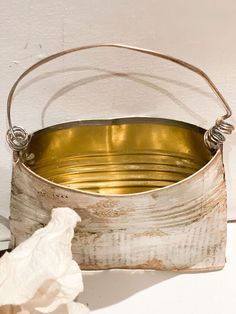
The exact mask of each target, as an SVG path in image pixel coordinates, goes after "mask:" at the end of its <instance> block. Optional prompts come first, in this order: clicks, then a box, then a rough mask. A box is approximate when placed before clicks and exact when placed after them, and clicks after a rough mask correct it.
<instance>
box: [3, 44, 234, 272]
mask: <svg viewBox="0 0 236 314" xmlns="http://www.w3.org/2000/svg"><path fill="white" fill-rule="evenodd" d="M96 47H117V48H125V49H128V50H134V51H137V52H142V53H145V54H149V55H152V56H157V57H160V58H163V59H167V60H169V61H172V62H175V63H178V64H180V65H182V66H184V67H186V68H188V69H190V70H191V71H194V72H196V73H197V74H199V75H200V76H202V77H203V78H204V79H205V80H206V81H207V83H208V84H209V86H210V87H211V89H212V90H213V91H214V92H215V93H216V95H217V96H218V97H219V98H220V100H221V101H222V103H223V105H224V107H225V109H226V114H225V115H224V116H222V117H220V118H218V119H217V121H216V124H215V125H214V126H213V127H212V128H211V129H209V130H208V131H206V130H204V129H202V128H200V127H197V126H194V125H191V124H188V123H184V122H180V121H175V120H168V119H157V118H138V117H137V118H120V119H113V120H91V121H76V122H69V123H64V124H60V125H55V126H52V127H49V128H45V129H42V130H40V131H37V132H35V133H33V134H32V135H28V134H27V133H26V131H25V130H24V129H22V128H21V127H14V126H12V122H11V114H10V112H11V103H12V98H13V94H14V92H15V89H16V87H17V85H18V83H19V82H20V80H21V79H22V78H24V76H26V75H27V74H28V73H29V72H31V71H32V70H34V69H36V68H37V67H39V66H40V65H43V64H44V63H47V62H49V61H51V60H53V59H55V58H58V57H60V56H62V55H65V54H68V53H71V52H76V51H79V50H85V49H91V48H96ZM230 115H231V110H230V108H229V106H228V104H227V103H226V101H225V99H224V98H223V96H222V95H221V93H220V92H219V91H218V89H217V88H216V87H215V85H214V84H213V82H212V81H211V80H210V79H209V77H208V76H207V75H206V74H205V73H204V72H202V71H201V70H200V69H198V68H196V67H194V66H192V65H190V64H188V63H186V62H184V61H182V60H179V59H176V58H173V57H170V56H166V55H163V54H161V53H158V52H154V51H150V50H145V49H141V48H135V47H130V46H123V45H116V44H107V45H94V46H84V47H80V48H73V49H70V50H66V51H62V52H59V53H57V54H54V55H52V56H49V57H47V58H45V59H43V60H41V61H39V62H38V63H36V64H35V65H33V66H32V67H30V68H29V69H28V70H26V71H25V72H24V73H23V74H22V75H21V76H20V78H19V79H18V80H17V81H16V83H15V84H14V86H13V87H12V90H11V91H10V94H9V98H8V121H9V131H8V133H7V139H8V143H9V145H10V147H11V148H12V149H13V151H14V162H13V177H12V194H11V217H10V225H11V233H12V246H15V245H18V244H19V243H20V242H22V241H23V240H25V239H26V238H28V237H29V236H30V235H31V234H32V233H33V232H34V231H35V230H37V229H38V228H40V227H42V226H43V225H44V224H46V223H47V222H48V221H49V217H50V213H51V209H52V208H53V207H63V206H66V207H71V208H73V209H74V210H75V211H76V212H77V213H78V214H79V215H80V216H81V218H82V222H81V223H80V224H79V225H78V227H77V228H76V231H75V237H74V240H73V254H74V258H75V260H76V261H78V263H79V264H80V266H81V268H82V269H110V268H141V269H163V270H182V271H183V270H184V271H199V270H204V271H206V270H216V269H221V268H222V267H223V266H224V263H225V244H226V224H227V209H226V187H225V175H224V167H223V161H222V148H223V145H222V143H223V141H224V140H225V137H224V133H226V134H229V133H231V132H232V130H233V126H232V125H230V124H229V123H227V122H225V121H224V120H225V119H227V118H228V117H230Z"/></svg>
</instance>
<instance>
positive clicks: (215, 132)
mask: <svg viewBox="0 0 236 314" xmlns="http://www.w3.org/2000/svg"><path fill="white" fill-rule="evenodd" d="M99 47H116V48H122V49H128V50H132V51H137V52H141V53H144V54H148V55H151V56H155V57H159V58H162V59H165V60H168V61H171V62H174V63H177V64H179V65H181V66H183V67H185V68H187V69H189V70H191V71H192V72H195V73H197V74H198V75H200V76H201V77H202V78H204V79H205V80H206V82H207V83H208V85H209V86H210V88H211V90H212V91H213V92H214V93H215V94H216V96H217V97H218V98H219V99H220V100H221V102H222V104H223V106H224V109H225V111H226V113H225V114H224V115H223V116H220V117H219V118H218V119H217V120H216V123H215V125H214V126H213V127H211V128H210V129H209V130H207V131H206V133H205V135H204V140H205V143H206V145H207V146H208V148H209V149H210V150H212V151H215V150H217V149H218V148H219V147H220V146H221V145H222V144H223V142H224V141H225V136H224V134H231V133H232V131H233V130H234V126H233V125H232V124H229V123H227V122H225V120H226V119H228V118H229V117H230V116H231V115H232V111H231V108H230V106H229V105H228V103H227V101H226V100H225V98H224V97H223V95H222V94H221V93H220V91H219V90H218V89H217V87H216V86H215V84H214V83H213V82H212V80H211V79H210V78H209V76H208V75H207V74H206V73H205V72H203V71H202V70H201V69H199V68H198V67H196V66H194V65H191V64H189V63H187V62H185V61H183V60H180V59H178V58H175V57H172V56H169V55H166V54H163V53H160V52H157V51H153V50H148V49H142V48H137V47H132V46H126V45H121V44H95V45H88V46H81V47H77V48H72V49H68V50H64V51H61V52H58V53H55V54H53V55H50V56H48V57H46V58H44V59H42V60H40V61H38V62H36V63H35V64H33V65H32V66H31V67H30V68H28V69H27V70H26V71H25V72H23V73H22V74H21V76H20V77H19V78H18V79H17V80H16V82H15V83H14V85H13V86H12V88H11V90H10V93H9V95H8V100H7V118H8V124H9V130H8V131H7V142H8V144H9V146H10V147H11V148H12V149H13V150H14V151H18V152H19V151H22V150H24V149H26V148H27V146H28V144H29V142H30V135H29V134H28V133H27V132H26V131H25V130H24V129H23V128H21V127H19V126H13V125H12V121H11V105H12V100H13V96H14V93H15V90H16V87H17V86H18V84H19V82H20V81H21V80H22V79H23V78H24V77H25V76H26V75H27V74H29V73H30V72H31V71H33V70H35V69H36V68H38V67H39V66H41V65H43V64H45V63H48V62H50V61H52V60H53V59H56V58H59V57H61V56H64V55H67V54H69V53H73V52H76V51H82V50H87V49H92V48H99Z"/></svg>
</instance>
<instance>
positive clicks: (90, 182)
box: [25, 118, 212, 194]
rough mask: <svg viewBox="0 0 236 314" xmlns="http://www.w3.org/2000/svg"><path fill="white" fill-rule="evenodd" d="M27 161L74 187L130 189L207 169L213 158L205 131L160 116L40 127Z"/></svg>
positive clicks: (176, 179) (111, 191) (54, 179)
mask: <svg viewBox="0 0 236 314" xmlns="http://www.w3.org/2000/svg"><path fill="white" fill-rule="evenodd" d="M26 154H28V155H29V154H33V155H34V159H33V160H29V161H26V162H25V164H26V166H28V167H29V168H30V169H31V170H32V171H34V172H35V173H37V174H38V175H40V176H41V177H43V178H45V179H47V180H50V181H52V182H54V183H57V184H60V185H64V186H67V187H70V188H73V189H79V190H85V191H90V192H95V193H101V194H127V193H138V192H143V191H147V190H153V189H158V188H162V187H165V186H168V185H171V184H173V183H176V182H179V181H181V180H183V179H185V178H186V177H188V176H190V175H192V174H194V173H195V172H196V171H198V170H199V169H200V168H202V167H203V166H204V165H205V164H206V163H207V162H208V161H209V160H210V159H211V157H212V154H211V153H210V152H209V150H208V149H207V148H206V145H205V143H204V130H203V129H201V128H198V127H196V126H193V125H191V124H188V123H183V122H179V121H174V120H167V119H155V118H124V119H114V120H104V121H87V122H86V121H85V122H70V123H66V124H62V125H57V126H53V127H51V128H46V129H43V130H40V131H38V132H35V133H34V134H33V136H32V140H31V143H30V145H29V147H28V150H27V152H26Z"/></svg>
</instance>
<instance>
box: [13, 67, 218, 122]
mask: <svg viewBox="0 0 236 314" xmlns="http://www.w3.org/2000/svg"><path fill="white" fill-rule="evenodd" d="M83 71H97V72H99V73H100V74H97V75H91V76H89V77H86V78H83V79H80V80H77V81H74V82H72V83H70V84H68V85H65V86H64V87H63V88H61V89H60V90H58V91H57V92H56V93H55V94H54V95H53V96H52V97H51V98H50V99H49V100H48V102H47V103H46V105H45V106H44V108H43V110H42V114H41V123H42V127H45V116H46V112H47V110H48V108H49V107H50V106H51V105H52V104H53V102H54V101H55V100H57V99H59V98H60V97H62V96H64V95H65V94H67V93H69V92H70V91H72V90H74V89H76V88H77V87H79V86H83V85H88V84H92V83H94V82H96V81H101V80H107V79H110V78H112V77H122V78H124V79H127V80H130V81H133V82H135V83H137V84H140V85H144V86H146V87H148V88H151V89H153V90H155V91H156V92H158V93H159V94H163V95H165V96H166V97H167V98H169V99H170V100H171V101H172V102H173V103H174V104H175V105H177V106H178V107H180V108H182V109H183V110H184V111H185V112H186V113H187V114H189V115H190V116H191V117H193V118H194V119H196V120H197V121H199V124H201V125H206V123H207V120H206V119H205V118H204V117H203V116H201V115H199V114H198V110H197V108H196V110H193V109H191V108H190V107H189V105H186V104H185V103H183V101H182V100H180V99H179V98H177V97H176V96H174V95H173V94H172V93H170V92H169V91H168V90H167V89H165V88H163V87H160V86H159V85H158V83H153V82H151V81H150V79H154V80H157V81H162V82H166V83H170V84H172V85H175V86H180V87H183V88H185V89H187V90H191V91H194V92H195V93H198V94H200V95H202V96H204V97H206V98H207V99H211V100H215V96H214V95H213V94H212V93H211V92H210V91H209V92H206V91H204V90H203V89H201V88H199V87H197V86H195V85H192V84H189V83H186V82H183V81H179V80H174V79H170V78H166V77H162V76H156V75H149V74H146V73H140V72H127V73H126V72H114V71H109V70H107V69H103V68H96V67H71V68H68V69H66V70H57V71H50V72H46V73H44V74H41V75H39V76H37V77H35V78H34V79H32V80H30V81H29V82H27V83H25V84H23V85H22V86H21V87H20V88H19V90H18V91H17V93H16V94H18V93H20V92H21V91H22V90H24V89H26V88H28V87H29V86H31V85H33V84H35V83H37V82H39V81H41V80H44V79H47V78H49V77H53V76H54V75H58V74H63V73H69V72H83Z"/></svg>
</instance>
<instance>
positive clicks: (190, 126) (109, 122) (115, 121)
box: [15, 117, 223, 198]
mask: <svg viewBox="0 0 236 314" xmlns="http://www.w3.org/2000/svg"><path fill="white" fill-rule="evenodd" d="M150 121H151V122H153V123H155V122H156V123H160V122H164V123H165V124H166V125H176V126H182V127H185V128H188V129H192V130H195V131H198V132H199V133H201V134H204V133H205V132H206V130H205V129H204V128H202V127H199V126H197V125H194V124H191V123H188V122H183V121H179V120H172V119H165V118H153V117H126V118H114V119H99V120H79V121H70V122H65V123H60V124H55V125H52V126H49V127H46V128H43V129H40V130H38V131H35V132H33V133H31V136H33V135H34V134H40V133H42V132H48V131H50V130H60V129H63V128H66V127H68V128H69V127H71V126H73V125H84V126H86V125H106V124H107V125H112V124H114V125H115V124H118V125H119V124H122V123H123V122H129V123H145V122H150ZM222 150H223V145H222V147H220V148H218V150H217V151H216V152H214V153H212V158H211V159H210V160H209V161H208V162H207V163H206V164H205V165H204V166H203V167H202V168H200V169H199V170H197V171H196V172H194V173H193V174H191V175H190V176H188V177H186V178H184V179H182V180H180V181H178V182H175V183H173V184H170V185H167V186H164V187H161V188H156V189H150V190H147V191H141V192H136V193H126V194H118V193H114V194H113V193H97V192H90V191H86V190H81V189H74V188H71V187H68V186H65V185H62V184H59V183H55V182H52V181H50V180H48V179H46V178H44V177H41V176H40V175H38V174H36V173H35V172H34V171H33V170H31V169H30V168H29V167H28V166H26V165H25V164H24V162H23V161H22V160H21V159H20V158H17V160H16V161H15V164H18V165H19V166H20V167H21V168H23V169H24V171H26V172H27V173H28V174H29V175H31V176H33V177H35V178H36V179H38V180H39V181H41V182H44V183H47V184H49V185H50V186H51V187H58V188H60V189H62V190H64V191H69V192H73V193H82V194H84V195H90V196H94V197H108V198H116V197H135V196H143V195H146V194H150V193H155V192H157V191H162V190H166V189H173V188H175V187H176V186H177V185H181V184H185V183H186V182H187V181H190V180H191V179H192V178H193V177H194V176H197V175H201V173H204V172H205V171H206V170H207V169H208V168H209V167H210V166H211V164H212V163H213V162H214V161H215V160H216V159H217V158H220V156H222Z"/></svg>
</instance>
